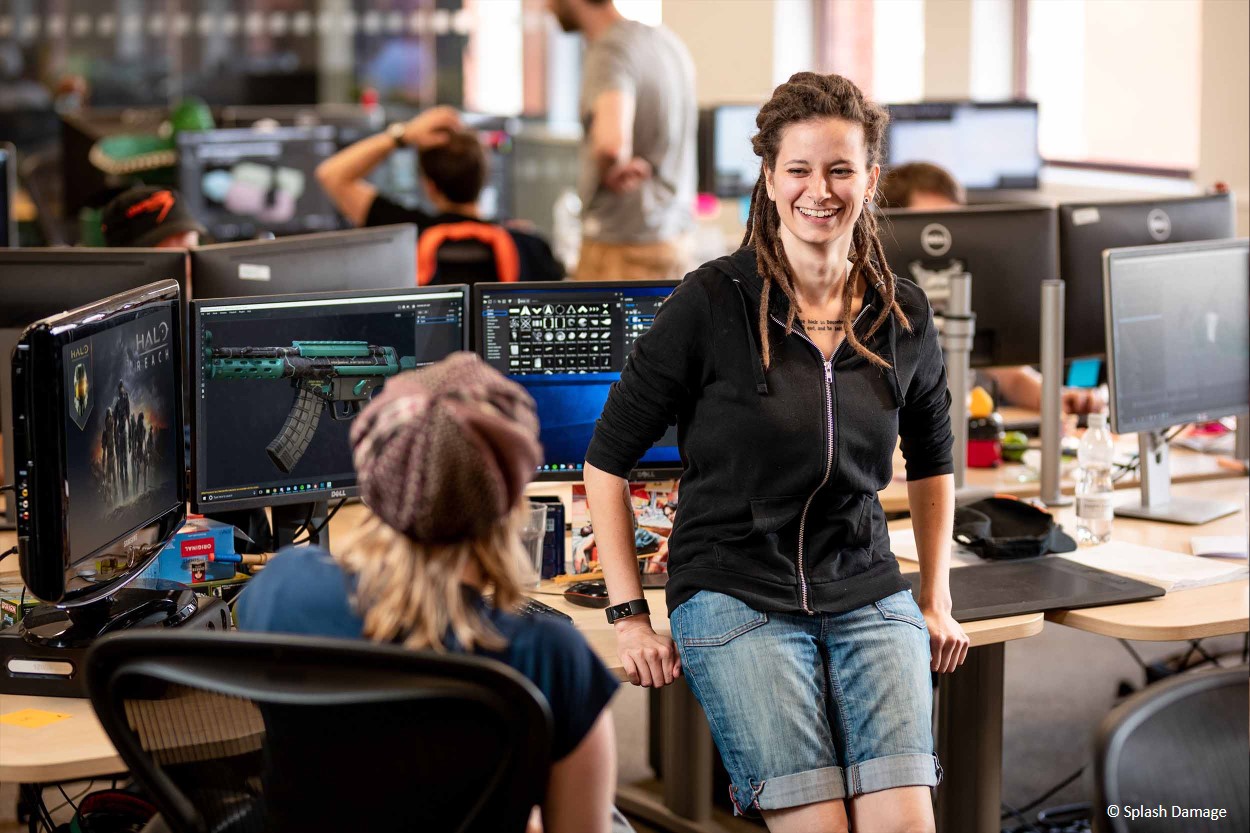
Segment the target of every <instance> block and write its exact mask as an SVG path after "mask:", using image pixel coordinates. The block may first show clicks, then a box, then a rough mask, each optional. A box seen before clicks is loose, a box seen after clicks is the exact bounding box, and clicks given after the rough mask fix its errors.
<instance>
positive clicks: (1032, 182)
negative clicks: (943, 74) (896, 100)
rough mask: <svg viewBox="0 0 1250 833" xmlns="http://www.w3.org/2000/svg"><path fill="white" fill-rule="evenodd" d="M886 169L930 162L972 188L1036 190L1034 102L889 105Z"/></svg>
mask: <svg viewBox="0 0 1250 833" xmlns="http://www.w3.org/2000/svg"><path fill="white" fill-rule="evenodd" d="M887 109H888V110H889V112H890V125H889V128H888V129H887V132H886V139H885V146H886V163H885V167H886V168H887V169H889V168H896V167H898V166H899V165H903V164H906V163H908V162H931V163H933V164H934V165H939V166H941V167H943V168H945V169H946V170H948V171H950V173H951V175H952V176H953V177H955V179H956V180H957V181H958V182H960V183H961V184H962V185H963V186H964V188H965V189H967V190H968V191H970V192H974V193H975V192H977V191H991V190H1003V189H1025V188H1036V187H1037V185H1038V174H1039V172H1040V171H1041V167H1042V157H1041V156H1040V154H1039V153H1038V149H1037V103H1036V102H1032V101H1006V102H993V103H982V102H969V101H961V102H922V103H918V104H891V105H890V106H889V107H888V108H887Z"/></svg>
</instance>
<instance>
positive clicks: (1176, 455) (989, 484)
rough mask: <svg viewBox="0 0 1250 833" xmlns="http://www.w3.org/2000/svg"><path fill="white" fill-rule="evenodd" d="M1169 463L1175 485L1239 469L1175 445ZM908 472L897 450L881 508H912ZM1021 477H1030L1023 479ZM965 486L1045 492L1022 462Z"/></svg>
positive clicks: (1131, 438)
mask: <svg viewBox="0 0 1250 833" xmlns="http://www.w3.org/2000/svg"><path fill="white" fill-rule="evenodd" d="M1116 450H1117V451H1118V452H1132V453H1136V452H1137V435H1136V434H1123V435H1120V436H1119V437H1118V438H1117V440H1116ZM1169 464H1170V469H1171V475H1172V483H1174V484H1180V483H1197V482H1202V481H1206V480H1220V479H1226V478H1230V477H1237V476H1238V475H1237V473H1236V472H1233V471H1230V470H1229V469H1227V468H1225V467H1224V466H1223V465H1221V464H1220V462H1219V457H1218V456H1217V455H1214V454H1203V453H1201V452H1197V451H1191V450H1189V449H1186V448H1176V447H1173V448H1172V449H1171V450H1170V454H1169ZM1075 466H1076V460H1075V459H1073V460H1072V461H1071V464H1070V465H1069V466H1067V468H1068V472H1069V473H1070V472H1071V471H1072V470H1073V469H1074V467H1075ZM905 471H906V469H905V468H904V464H903V455H902V453H901V452H900V451H898V450H896V451H895V452H894V475H895V479H894V480H893V481H892V482H891V483H890V485H888V486H886V487H885V488H884V489H882V490H881V491H880V492H878V493H877V494H878V496H879V497H880V498H881V506H882V508H883V509H885V511H886V512H888V513H891V514H895V513H898V512H907V511H909V510H908V505H907V481H906V480H902V479H900V478H902V477H904V476H905ZM1021 477H1026V478H1028V479H1025V480H1021ZM1139 483H1140V480H1139V478H1138V476H1137V472H1133V473H1132V474H1129V475H1125V476H1124V477H1123V478H1121V479H1120V480H1118V481H1116V484H1115V487H1116V489H1136V488H1137V487H1138V485H1139ZM964 485H965V486H966V487H968V488H971V489H984V490H986V491H989V492H993V493H995V494H1002V495H1014V496H1015V497H1037V496H1038V495H1040V494H1041V493H1042V483H1041V479H1040V477H1039V476H1037V472H1034V471H1032V470H1031V469H1029V468H1028V467H1027V466H1025V465H1024V464H1023V463H1004V464H1002V465H1001V466H998V467H997V468H992V469H974V468H969V469H967V470H966V473H965V476H964ZM1060 486H1061V489H1062V490H1063V493H1064V494H1065V495H1070V494H1072V493H1073V492H1074V491H1075V490H1076V482H1075V481H1073V480H1072V478H1071V477H1067V476H1065V477H1064V478H1063V479H1062V481H1061V483H1060Z"/></svg>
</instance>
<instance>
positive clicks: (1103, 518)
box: [1076, 414, 1115, 544]
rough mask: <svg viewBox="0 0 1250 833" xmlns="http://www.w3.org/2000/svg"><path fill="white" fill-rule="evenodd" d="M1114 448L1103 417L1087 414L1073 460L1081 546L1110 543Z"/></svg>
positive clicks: (1077, 534)
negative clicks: (1077, 468) (1076, 471)
mask: <svg viewBox="0 0 1250 833" xmlns="http://www.w3.org/2000/svg"><path fill="white" fill-rule="evenodd" d="M1114 455H1115V445H1114V444H1113V443H1112V442H1111V432H1110V431H1108V430H1107V415H1106V414H1090V415H1089V428H1088V429H1086V431H1085V436H1084V437H1081V445H1080V447H1079V448H1078V449H1077V452H1076V459H1077V460H1078V461H1079V462H1080V464H1081V468H1080V475H1079V478H1078V480H1077V482H1076V538H1077V540H1078V541H1079V542H1081V543H1082V544H1105V543H1106V542H1107V541H1109V540H1111V519H1112V517H1113V505H1112V502H1111V495H1112V491H1113V488H1114V487H1113V486H1112V483H1111V460H1112V458H1113V456H1114Z"/></svg>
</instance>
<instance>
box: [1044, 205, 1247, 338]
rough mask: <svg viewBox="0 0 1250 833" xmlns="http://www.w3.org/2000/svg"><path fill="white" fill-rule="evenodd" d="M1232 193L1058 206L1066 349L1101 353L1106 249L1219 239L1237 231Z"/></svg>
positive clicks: (1103, 327)
mask: <svg viewBox="0 0 1250 833" xmlns="http://www.w3.org/2000/svg"><path fill="white" fill-rule="evenodd" d="M1234 225H1235V216H1234V210H1233V195H1232V194H1214V195H1209V196H1199V197H1160V198H1158V199H1153V200H1134V201H1131V202H1100V203H1070V204H1066V205H1060V206H1059V274H1060V277H1062V278H1063V282H1064V353H1065V354H1066V355H1067V356H1069V357H1074V356H1098V355H1101V354H1102V353H1103V350H1104V348H1105V346H1106V343H1105V341H1104V340H1103V333H1104V331H1105V325H1104V320H1103V294H1102V292H1103V284H1102V281H1103V274H1102V271H1103V262H1102V255H1103V252H1104V251H1105V250H1107V249H1121V248H1126V247H1129V246H1151V245H1154V244H1156V243H1186V242H1190V241H1195V240H1221V239H1225V238H1229V237H1232V236H1233V234H1234V233H1235V231H1234Z"/></svg>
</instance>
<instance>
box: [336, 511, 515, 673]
mask: <svg viewBox="0 0 1250 833" xmlns="http://www.w3.org/2000/svg"><path fill="white" fill-rule="evenodd" d="M519 530H520V516H519V515H518V513H517V511H516V510H514V511H513V512H510V513H509V514H507V515H505V516H504V517H503V518H501V519H500V520H499V522H498V523H497V524H495V525H494V526H493V527H491V529H490V530H489V531H488V532H487V533H486V534H485V535H483V536H481V537H479V538H471V539H466V540H463V541H457V542H454V543H429V542H418V541H414V540H413V539H411V538H409V537H408V536H406V535H404V534H403V533H401V532H397V531H396V530H395V529H393V528H392V527H390V526H388V525H387V524H386V523H384V522H383V521H382V520H381V519H379V518H378V517H377V516H376V515H372V514H370V516H369V519H368V520H367V521H366V522H365V523H363V524H361V525H360V526H359V527H358V528H357V530H356V531H355V532H353V533H351V534H350V536H349V537H348V540H347V541H346V542H345V544H344V545H343V546H342V547H341V548H336V554H335V556H334V558H335V560H336V561H337V562H338V563H339V565H340V566H342V567H343V569H344V570H345V571H346V572H347V573H348V574H350V575H352V576H354V577H355V579H356V590H355V593H354V595H353V597H352V602H353V604H354V605H355V606H356V610H357V611H358V612H359V613H360V615H361V617H362V618H363V619H364V635H365V637H366V638H368V639H370V640H372V641H374V642H388V643H399V644H402V645H404V646H405V647H407V648H413V649H417V650H433V651H445V650H446V649H447V647H446V645H445V644H444V640H445V639H446V638H447V637H448V636H449V635H450V636H452V637H454V639H455V640H456V642H457V643H458V644H459V646H460V647H461V648H463V649H464V650H465V651H472V650H474V649H477V648H482V649H485V650H500V649H502V648H503V647H504V646H505V645H506V644H507V640H505V639H504V638H503V636H501V635H500V633H499V632H498V631H497V630H496V629H495V628H494V627H493V626H492V625H491V623H490V622H489V621H487V620H486V619H485V618H484V617H483V616H482V615H481V613H480V612H479V610H478V609H477V608H476V606H475V605H474V604H473V603H472V601H471V600H470V599H469V598H467V597H466V595H465V593H464V583H463V580H464V576H465V574H466V572H467V571H469V570H470V569H471V568H474V567H475V568H476V569H477V570H478V571H479V573H480V575H481V578H482V581H483V583H484V584H485V585H488V586H491V587H492V588H493V592H494V606H495V607H497V608H500V609H503V610H508V609H511V608H512V607H514V606H515V605H516V603H517V601H518V600H519V599H520V597H521V590H520V587H521V582H520V576H519V571H520V565H521V563H522V559H523V557H524V556H523V550H522V549H521V536H520V533H519Z"/></svg>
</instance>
